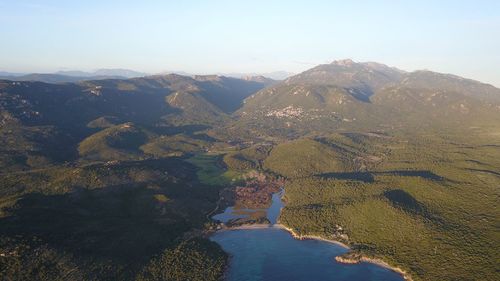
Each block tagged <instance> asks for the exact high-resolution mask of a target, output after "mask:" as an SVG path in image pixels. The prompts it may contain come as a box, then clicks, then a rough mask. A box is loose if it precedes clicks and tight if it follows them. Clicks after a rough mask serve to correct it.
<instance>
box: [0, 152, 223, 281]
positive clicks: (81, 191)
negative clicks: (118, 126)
mask: <svg viewBox="0 0 500 281" xmlns="http://www.w3.org/2000/svg"><path fill="white" fill-rule="evenodd" d="M196 178H197V177H196V168H195V167H194V166H193V165H190V164H188V163H187V162H185V161H183V160H182V159H179V158H167V159H161V160H149V161H135V162H117V163H96V164H89V165H86V166H79V167H70V166H67V167H52V168H48V169H44V170H39V171H31V172H20V173H9V174H5V175H1V176H0V183H1V185H2V190H1V192H2V193H1V195H2V196H1V198H2V201H1V202H0V204H1V205H0V206H1V207H2V213H1V215H2V217H1V218H0V226H1V227H0V253H1V256H0V279H2V280H69V279H70V280H133V279H135V277H136V275H137V274H139V272H142V271H143V268H146V267H147V268H149V269H151V270H153V268H154V267H155V266H154V265H153V264H154V263H153V261H152V259H158V258H155V257H157V256H161V255H162V254H161V253H162V252H165V253H169V254H168V259H169V260H172V261H174V264H175V266H176V267H177V268H176V270H175V273H174V271H171V268H170V265H171V264H170V262H169V263H168V264H167V267H165V266H163V267H159V268H156V269H154V272H156V273H155V274H160V275H161V276H167V275H168V274H180V275H179V276H190V275H189V274H191V273H193V272H194V271H193V269H191V268H190V267H191V266H192V265H197V266H198V271H197V274H198V275H197V276H200V275H206V276H207V278H208V277H209V276H213V278H215V279H207V280H216V279H217V278H218V277H217V276H220V274H221V272H222V268H223V265H224V260H225V254H224V253H223V252H222V251H221V250H220V249H218V246H216V245H213V244H211V242H209V241H208V240H205V239H198V240H196V243H194V242H192V243H191V242H190V243H188V244H186V245H188V246H182V245H185V242H183V241H184V239H185V238H184V237H185V235H186V234H187V233H192V232H193V231H195V232H196V231H202V230H203V229H204V228H205V223H206V222H207V220H208V218H207V217H206V214H207V213H208V212H209V211H211V210H213V208H214V207H215V202H216V201H217V200H218V197H219V195H218V193H219V190H220V187H217V186H207V185H204V184H202V183H200V182H198V181H197V179H196ZM207 243H208V246H207ZM179 249H181V250H179ZM182 249H185V251H184V250H182ZM177 255H180V256H179V257H177ZM183 261H185V262H186V264H183ZM166 268H169V270H170V271H168V273H162V272H163V271H164V270H167V269H166ZM217 268H218V269H217ZM162 274H163V275H162ZM165 274H167V275H165ZM182 274H185V275H182ZM172 276H173V275H172ZM172 278H174V277H172ZM146 280H151V279H146ZM155 280H157V279H155ZM166 280H180V279H166ZM193 280H194V279H193Z"/></svg>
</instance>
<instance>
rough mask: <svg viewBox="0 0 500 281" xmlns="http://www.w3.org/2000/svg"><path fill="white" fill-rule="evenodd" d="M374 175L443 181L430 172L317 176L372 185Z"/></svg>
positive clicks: (355, 173) (354, 173)
mask: <svg viewBox="0 0 500 281" xmlns="http://www.w3.org/2000/svg"><path fill="white" fill-rule="evenodd" d="M376 175H393V176H402V177H420V178H424V179H428V180H435V181H441V180H444V178H443V177H441V176H438V175H436V174H434V173H433V172H431V171H425V170H417V171H404V170H401V171H398V170H396V171H387V172H346V173H324V174H319V175H317V176H319V177H322V178H327V179H338V180H355V181H362V182H366V183H372V182H374V181H375V176H376Z"/></svg>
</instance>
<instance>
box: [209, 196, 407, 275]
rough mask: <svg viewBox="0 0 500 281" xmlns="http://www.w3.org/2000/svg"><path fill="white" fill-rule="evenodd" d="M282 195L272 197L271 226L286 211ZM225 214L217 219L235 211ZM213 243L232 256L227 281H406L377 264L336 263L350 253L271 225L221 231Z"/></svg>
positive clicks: (269, 211)
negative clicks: (301, 238)
mask: <svg viewBox="0 0 500 281" xmlns="http://www.w3.org/2000/svg"><path fill="white" fill-rule="evenodd" d="M283 193H284V190H281V191H280V192H279V193H276V194H273V197H272V204H271V206H270V207H269V209H268V210H267V218H268V219H269V221H270V222H271V224H276V222H277V219H278V217H279V214H280V211H281V209H282V208H283V203H282V201H281V198H282V197H283ZM229 208H231V207H229ZM226 211H227V212H226ZM226 211H225V212H224V213H223V214H219V215H216V216H214V218H216V217H217V216H219V219H220V218H221V216H220V215H222V219H226V218H230V217H231V216H235V214H232V212H233V210H232V209H230V210H227V209H226ZM210 239H211V240H212V241H215V242H217V243H218V244H219V245H220V246H221V247H222V248H223V249H224V251H226V252H227V253H229V254H230V255H231V259H230V264H229V270H228V272H227V275H226V281H330V280H331V281H403V277H402V276H401V275H400V274H398V273H396V272H393V271H391V270H389V269H387V268H384V267H381V266H378V265H375V264H371V263H365V262H362V263H359V264H340V263H337V262H336V261H335V259H334V258H335V256H338V255H342V254H344V253H346V252H347V251H348V250H347V249H345V248H343V247H341V246H339V245H337V244H333V243H329V242H326V241H320V240H297V239H295V238H293V236H292V235H291V234H290V233H289V232H287V231H286V230H283V229H281V228H278V227H274V226H271V225H270V226H269V227H264V228H257V229H234V230H224V231H219V232H216V233H215V234H214V235H212V236H211V237H210Z"/></svg>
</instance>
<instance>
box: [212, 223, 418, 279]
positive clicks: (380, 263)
mask: <svg viewBox="0 0 500 281" xmlns="http://www.w3.org/2000/svg"><path fill="white" fill-rule="evenodd" d="M266 228H279V229H283V230H285V231H287V232H288V233H290V235H292V237H293V238H294V239H297V240H307V239H311V240H319V241H322V242H327V243H332V244H335V245H338V246H340V247H342V248H344V249H348V250H351V248H350V247H349V246H348V245H347V244H345V243H342V242H340V241H337V240H332V239H327V238H324V237H321V236H317V235H299V234H297V233H296V232H295V231H293V229H291V228H289V227H287V226H286V225H283V224H281V223H277V224H274V225H271V224H245V225H240V226H235V227H224V228H222V229H219V230H217V231H215V232H224V231H231V230H245V229H266ZM334 260H335V262H338V263H342V264H357V263H360V262H367V263H372V264H375V265H378V266H381V267H383V268H386V269H389V270H392V271H394V272H397V273H399V274H401V276H402V277H403V279H404V280H407V281H413V279H412V277H411V275H410V274H408V273H407V272H406V271H404V270H403V269H401V268H399V267H396V266H391V265H390V264H388V263H387V262H385V261H383V260H381V259H377V258H369V257H366V256H360V257H359V258H356V259H352V258H344V257H342V256H336V257H335V258H334Z"/></svg>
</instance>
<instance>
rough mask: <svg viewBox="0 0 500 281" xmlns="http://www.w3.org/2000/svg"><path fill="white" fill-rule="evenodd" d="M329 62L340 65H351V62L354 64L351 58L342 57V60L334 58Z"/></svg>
mask: <svg viewBox="0 0 500 281" xmlns="http://www.w3.org/2000/svg"><path fill="white" fill-rule="evenodd" d="M331 64H334V65H342V66H351V65H353V64H356V62H354V61H353V60H352V59H343V60H335V61H333V62H332V63H331Z"/></svg>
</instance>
